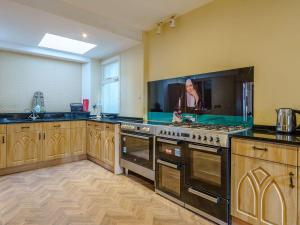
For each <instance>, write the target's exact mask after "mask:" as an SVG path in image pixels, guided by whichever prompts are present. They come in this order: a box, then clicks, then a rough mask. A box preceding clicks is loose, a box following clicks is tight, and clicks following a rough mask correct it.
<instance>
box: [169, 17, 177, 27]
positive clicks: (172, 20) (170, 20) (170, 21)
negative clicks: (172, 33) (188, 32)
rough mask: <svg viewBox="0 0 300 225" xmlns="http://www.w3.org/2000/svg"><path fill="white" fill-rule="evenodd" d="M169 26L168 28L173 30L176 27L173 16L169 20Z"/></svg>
mask: <svg viewBox="0 0 300 225" xmlns="http://www.w3.org/2000/svg"><path fill="white" fill-rule="evenodd" d="M169 26H170V28H175V27H176V21H175V16H172V17H171V18H170V19H169Z"/></svg>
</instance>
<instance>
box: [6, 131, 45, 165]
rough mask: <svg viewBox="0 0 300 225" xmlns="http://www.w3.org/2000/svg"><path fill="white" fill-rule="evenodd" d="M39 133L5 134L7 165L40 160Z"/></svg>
mask: <svg viewBox="0 0 300 225" xmlns="http://www.w3.org/2000/svg"><path fill="white" fill-rule="evenodd" d="M41 148H42V145H41V141H40V133H39V132H37V131H28V132H17V133H10V134H8V135H7V155H6V159H7V167H12V166H20V165H25V164H29V163H35V162H38V161H40V160H41Z"/></svg>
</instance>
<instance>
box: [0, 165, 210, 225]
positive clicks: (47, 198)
mask: <svg viewBox="0 0 300 225" xmlns="http://www.w3.org/2000/svg"><path fill="white" fill-rule="evenodd" d="M29 224H30V225H71V224H72V225H208V224H211V223H209V222H207V221H205V220H204V219H203V218H201V217H199V216H197V215H195V214H193V213H192V212H189V211H187V210H186V209H184V208H182V207H180V206H177V205H176V204H174V203H172V202H170V201H168V200H166V199H164V198H162V197H160V196H159V195H157V194H155V193H154V192H153V191H151V190H149V189H148V188H146V187H145V186H143V185H141V184H139V183H137V182H135V181H134V180H132V179H130V178H128V177H126V176H123V175H114V174H112V173H111V172H108V171H106V170H105V169H103V168H101V167H100V166H98V165H96V164H94V163H92V162H89V161H80V162H75V163H71V164H65V165H61V166H57V167H51V168H45V169H40V170H35V171H30V172H24V173H19V174H14V175H9V176H3V177H0V225H29Z"/></svg>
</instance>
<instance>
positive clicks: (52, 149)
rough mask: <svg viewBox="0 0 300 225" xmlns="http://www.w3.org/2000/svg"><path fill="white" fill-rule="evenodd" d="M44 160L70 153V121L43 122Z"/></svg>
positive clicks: (58, 157)
mask: <svg viewBox="0 0 300 225" xmlns="http://www.w3.org/2000/svg"><path fill="white" fill-rule="evenodd" d="M43 131H44V134H43V135H44V137H43V138H44V160H52V159H60V158H63V157H64V156H67V155H70V122H59V123H56V122H52V123H45V124H43Z"/></svg>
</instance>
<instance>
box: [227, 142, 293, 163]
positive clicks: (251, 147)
mask: <svg viewBox="0 0 300 225" xmlns="http://www.w3.org/2000/svg"><path fill="white" fill-rule="evenodd" d="M231 151H232V153H233V154H237V155H243V156H248V157H253V158H257V159H263V160H268V161H272V162H277V163H282V164H288V165H293V166H297V147H295V146H289V145H282V144H273V143H269V142H263V141H252V140H244V139H237V138H233V139H232V143H231Z"/></svg>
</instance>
